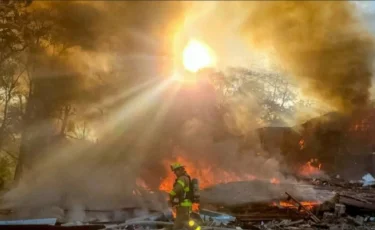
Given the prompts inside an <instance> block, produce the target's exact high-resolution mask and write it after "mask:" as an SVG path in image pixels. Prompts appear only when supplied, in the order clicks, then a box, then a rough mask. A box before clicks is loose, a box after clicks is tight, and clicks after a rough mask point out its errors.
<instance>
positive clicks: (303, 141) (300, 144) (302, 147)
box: [298, 139, 305, 150]
mask: <svg viewBox="0 0 375 230" xmlns="http://www.w3.org/2000/svg"><path fill="white" fill-rule="evenodd" d="M298 144H299V146H300V150H302V149H304V148H305V140H304V139H301V140H300V141H299V142H298Z"/></svg>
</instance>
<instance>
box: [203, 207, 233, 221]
mask: <svg viewBox="0 0 375 230" xmlns="http://www.w3.org/2000/svg"><path fill="white" fill-rule="evenodd" d="M199 214H200V216H201V218H202V219H203V220H206V219H208V220H209V221H210V222H211V224H210V225H221V224H224V225H227V224H228V223H229V222H232V221H235V220H236V217H234V216H230V215H228V214H225V213H220V212H215V211H211V210H207V209H201V210H200V213H199Z"/></svg>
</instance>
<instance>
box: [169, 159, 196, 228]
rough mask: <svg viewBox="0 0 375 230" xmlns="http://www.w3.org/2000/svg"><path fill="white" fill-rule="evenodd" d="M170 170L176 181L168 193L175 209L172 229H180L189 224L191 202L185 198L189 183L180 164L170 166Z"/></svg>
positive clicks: (188, 177) (187, 176)
mask: <svg viewBox="0 0 375 230" xmlns="http://www.w3.org/2000/svg"><path fill="white" fill-rule="evenodd" d="M171 170H172V171H173V172H174V173H175V174H176V181H175V183H174V185H173V189H172V191H171V192H170V193H169V195H170V202H171V204H172V207H176V219H175V223H174V229H182V228H184V227H185V226H186V225H187V224H188V223H189V220H190V213H191V211H192V210H191V209H192V201H191V200H190V199H188V196H187V195H188V193H189V191H190V182H191V181H190V176H189V175H188V174H187V173H186V171H185V167H184V166H183V165H182V164H180V163H174V164H172V165H171Z"/></svg>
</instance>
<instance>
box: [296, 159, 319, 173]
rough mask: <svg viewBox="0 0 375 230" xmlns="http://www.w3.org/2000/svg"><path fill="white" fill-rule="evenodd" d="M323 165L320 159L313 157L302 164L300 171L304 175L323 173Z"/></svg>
mask: <svg viewBox="0 0 375 230" xmlns="http://www.w3.org/2000/svg"><path fill="white" fill-rule="evenodd" d="M321 167H322V164H321V163H320V162H319V160H318V159H311V160H309V161H308V162H307V163H306V164H304V165H302V166H301V168H300V171H299V173H300V174H301V175H302V176H314V175H318V174H321V173H322V171H321Z"/></svg>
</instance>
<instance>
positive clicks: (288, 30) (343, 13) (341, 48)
mask: <svg viewBox="0 0 375 230" xmlns="http://www.w3.org/2000/svg"><path fill="white" fill-rule="evenodd" d="M245 6H246V8H247V9H248V10H249V12H248V15H247V18H246V20H245V22H244V24H243V32H244V35H245V37H246V38H247V39H248V40H249V41H250V43H251V44H252V45H253V46H254V47H255V48H259V49H262V50H264V51H266V52H269V55H270V56H271V57H273V58H274V60H276V61H277V62H278V64H279V65H280V66H281V68H282V69H283V70H285V71H287V72H288V73H290V74H292V75H293V76H295V77H296V78H297V79H299V80H300V81H301V82H306V83H307V85H308V86H307V88H306V89H305V91H306V93H308V94H310V95H313V96H315V97H317V98H319V99H321V100H323V101H325V102H327V103H328V104H330V105H331V106H333V107H335V108H337V109H339V110H341V111H353V110H354V109H356V108H361V107H363V106H365V105H366V103H367V102H368V99H369V88H370V87H371V76H372V72H371V71H372V69H371V68H372V67H371V66H372V61H373V51H374V49H373V40H372V37H370V35H369V34H368V33H367V32H366V30H365V29H364V28H363V26H362V25H361V23H360V22H359V20H358V19H357V15H356V14H355V6H354V5H353V4H352V3H350V2H346V1H335V2H330V1H319V2H314V1H298V2H297V1H264V2H247V3H245Z"/></svg>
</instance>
